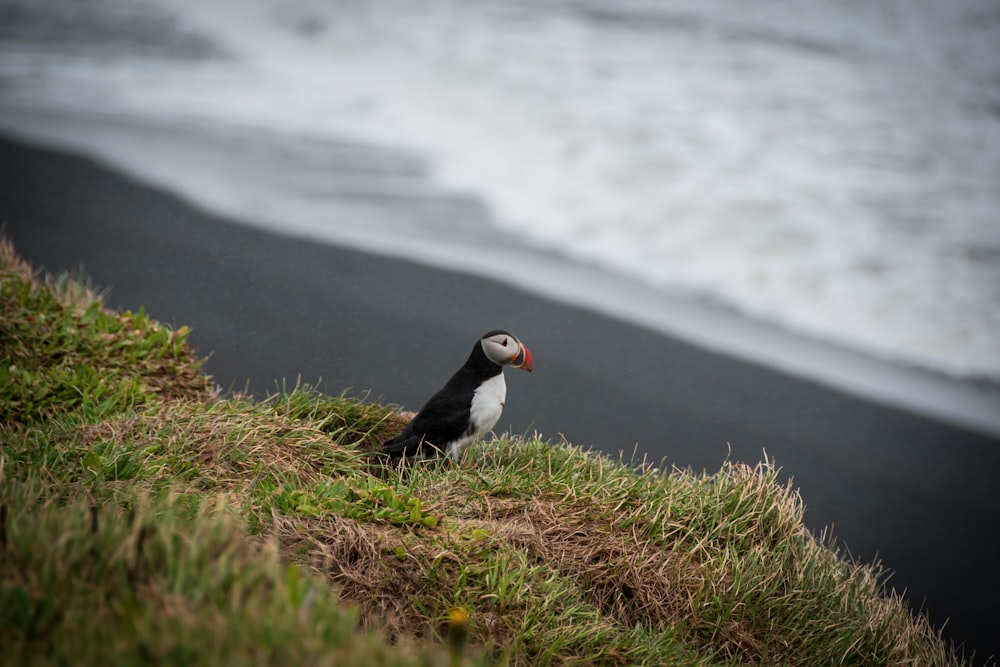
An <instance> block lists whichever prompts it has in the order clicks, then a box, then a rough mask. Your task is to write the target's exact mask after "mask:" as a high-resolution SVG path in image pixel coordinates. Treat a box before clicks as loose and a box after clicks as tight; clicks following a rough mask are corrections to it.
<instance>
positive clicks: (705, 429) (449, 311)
mask: <svg viewBox="0 0 1000 667" xmlns="http://www.w3.org/2000/svg"><path fill="white" fill-rule="evenodd" d="M0 224H3V225H4V226H5V227H6V233H7V235H8V236H10V237H11V238H12V240H13V241H14V243H15V246H16V247H17V248H18V250H19V251H20V252H21V253H22V254H23V255H24V256H25V257H26V258H28V259H30V260H31V261H32V262H34V263H35V264H36V265H41V266H44V267H45V268H46V269H48V270H50V271H56V272H57V271H63V270H77V269H80V268H81V267H82V269H83V271H84V272H85V274H86V275H87V276H89V277H90V278H91V279H92V280H93V282H94V283H95V284H97V285H100V286H107V287H109V288H110V289H111V292H110V296H109V298H108V300H107V301H108V303H109V305H111V306H115V307H121V308H129V309H137V308H139V307H140V306H143V307H145V308H146V310H147V311H148V312H149V313H151V314H152V315H153V316H154V317H156V318H158V319H161V320H164V321H167V322H170V323H173V324H175V325H178V326H179V325H181V324H186V325H188V326H190V327H192V328H193V330H194V331H193V334H192V336H191V340H192V342H193V343H194V345H195V346H196V347H197V348H198V350H199V351H200V352H201V353H202V354H204V355H208V356H209V361H208V364H207V371H208V372H209V373H211V374H212V375H213V376H214V377H215V379H216V381H217V382H219V383H220V384H221V385H223V387H227V388H242V387H244V385H246V384H249V386H250V387H252V388H253V389H255V390H256V391H260V392H266V391H268V390H269V389H271V388H273V387H274V386H275V383H276V382H280V381H282V379H286V380H287V381H288V382H292V383H293V382H295V379H296V378H297V377H300V376H301V378H302V379H303V380H304V381H307V382H310V383H316V382H321V383H322V386H323V388H324V389H325V390H326V391H329V392H331V393H339V392H340V391H342V390H345V389H350V390H351V391H353V392H355V393H360V392H362V391H370V392H371V393H370V395H371V397H372V398H373V399H378V400H382V401H388V402H393V403H398V404H400V405H403V406H405V407H407V408H418V407H419V406H420V404H421V402H422V401H423V400H424V399H425V398H426V397H428V396H429V395H430V394H431V393H432V392H433V391H434V390H436V389H437V388H438V387H439V386H440V385H441V384H442V383H443V382H444V380H445V379H447V377H448V376H449V375H450V374H451V373H452V372H453V371H454V370H455V368H457V366H458V365H459V364H461V362H462V361H463V360H464V359H465V357H466V356H467V354H468V351H469V349H470V348H471V346H472V344H473V343H474V341H475V340H476V339H477V337H478V336H479V335H480V334H481V333H483V332H484V331H487V330H489V329H492V328H497V327H502V328H506V329H509V330H511V331H513V332H514V333H516V334H517V335H518V336H519V337H520V338H521V339H522V340H523V341H524V342H525V343H526V344H527V345H528V346H529V347H530V348H531V351H532V353H533V355H534V358H535V361H536V366H535V372H534V373H532V374H531V375H529V374H526V373H519V372H517V371H508V373H507V384H508V401H507V408H506V411H505V413H504V415H503V418H502V419H501V421H500V423H499V424H498V425H497V430H498V431H506V430H511V431H514V432H517V433H523V432H527V433H530V432H533V431H536V430H537V431H539V432H541V433H542V434H543V435H545V436H546V437H548V438H551V439H558V438H559V437H560V435H564V436H565V437H566V438H567V439H569V440H570V441H571V442H573V443H575V444H578V445H583V446H592V447H595V448H598V449H601V450H604V451H607V452H609V453H613V454H615V453H617V452H619V451H624V452H625V456H626V458H628V457H631V455H632V452H633V450H634V449H635V448H636V447H638V452H639V454H640V456H641V455H642V454H646V455H648V456H649V457H650V458H652V459H653V460H656V461H659V460H664V461H665V463H666V465H668V466H669V465H677V466H680V467H692V468H695V469H707V470H709V471H712V470H716V469H718V468H719V467H720V465H722V463H723V461H724V460H725V459H726V457H727V456H730V457H731V458H732V459H735V460H742V461H747V462H751V463H753V462H756V461H758V460H761V459H762V458H763V456H764V452H765V451H766V452H767V455H768V456H769V457H770V458H771V459H772V460H774V461H776V462H777V464H778V465H779V466H781V467H782V469H783V474H784V475H785V476H786V477H791V478H793V480H794V483H795V485H796V486H797V487H798V488H799V489H800V491H801V494H802V497H803V499H804V501H805V503H806V505H807V512H806V520H807V523H808V524H809V525H810V527H811V528H813V529H814V530H817V531H818V530H820V529H822V528H823V527H824V526H828V525H831V524H833V525H834V534H835V535H836V537H837V538H838V540H839V541H840V542H842V543H845V544H846V545H847V547H848V548H849V549H850V550H851V552H852V553H853V554H855V555H856V556H857V557H859V558H861V559H863V560H865V561H871V560H872V559H874V558H876V557H878V558H880V559H881V560H882V561H883V563H884V564H885V565H886V566H887V567H888V568H890V569H891V570H892V571H893V572H894V573H895V574H894V575H893V577H892V579H891V580H890V584H891V585H893V586H895V587H896V588H897V589H906V591H907V597H908V598H909V599H910V600H911V602H912V603H913V604H914V606H916V607H920V606H923V607H925V608H926V609H928V610H929V613H930V616H931V619H932V621H933V622H934V623H935V624H936V625H937V626H940V625H942V624H943V623H944V621H945V620H946V619H948V618H950V621H948V625H947V627H946V631H945V636H947V637H949V638H951V639H953V640H955V641H956V642H963V641H966V642H968V647H969V648H974V649H976V650H977V653H979V655H980V656H981V657H985V656H987V655H989V654H991V653H994V652H996V651H997V648H996V647H997V643H996V640H995V638H994V632H995V628H997V627H1000V609H998V607H997V606H996V604H995V600H996V599H997V598H998V597H1000V578H998V577H997V576H996V573H995V570H996V568H995V562H996V561H997V559H998V558H1000V532H998V531H997V526H1000V501H998V499H997V496H996V487H995V483H994V481H993V478H994V475H995V474H996V472H995V471H997V470H998V469H1000V440H998V439H997V438H995V437H991V436H987V435H982V434H978V433H974V432H971V431H968V430H963V429H961V428H956V427H953V426H949V425H946V424H943V423H940V422H937V421H934V420H932V419H930V418H927V417H922V416H919V415H916V414H911V413H908V412H904V411H902V410H899V409H894V408H890V407H886V406H883V405H880V404H876V403H873V402H869V401H865V400H862V399H858V398H855V397H852V396H848V395H845V394H843V393H840V392H837V391H834V390H831V389H829V388H826V387H823V386H820V385H818V384H814V383H812V382H808V381H804V380H801V379H796V378H793V377H789V376H787V375H784V374H782V373H779V372H777V371H774V370H771V369H768V368H765V367H763V366H758V365H755V364H752V363H746V362H744V361H739V360H736V359H734V358H730V357H728V356H725V355H722V354H716V353H710V352H706V351H704V350H702V349H700V348H698V347H695V346H692V345H689V344H687V343H684V342H682V341H679V340H675V339H673V338H670V337H667V336H664V335H662V334H660V333H656V332H653V331H650V330H646V329H643V328H641V327H637V326H633V325H629V324H625V323H622V322H620V321H617V320H614V319H610V318H607V317H604V316H601V315H598V314H595V313H593V312H590V311H587V310H584V309H581V308H576V307H572V306H567V305H564V304H561V303H558V302H555V301H552V300H548V299H545V298H542V297H538V296H535V295H532V294H529V293H527V292H524V291H521V290H519V289H516V288H513V287H510V286H506V285H502V284H499V283H496V282H492V281H489V280H485V279H483V278H480V277H473V276H469V275H465V274H461V273H455V272H449V271H443V270H439V269H434V268H429V267H427V266H423V265H419V264H416V263H410V262H406V261H401V260H397V259H387V258H384V257H379V256H375V255H370V254H366V253H362V252H357V251H353V250H349V249H345V248H341V247H335V246H331V245H323V244H318V243H310V242H307V241H302V240H296V239H290V238H285V237H281V236H276V235H273V234H269V233H267V232H265V231H261V230H258V229H253V228H250V227H248V226H244V225H240V224H236V223H233V222H230V221H227V220H224V219H220V218H218V217H215V216H212V215H208V214H205V213H203V212H201V211H199V210H197V209H195V208H193V207H191V206H189V205H188V204H186V203H184V202H182V201H181V200H179V199H177V198H176V197H174V196H172V195H170V194H167V193H164V192H162V191H159V190H156V189H154V188H150V187H146V186H144V185H141V184H138V183H136V182H134V181H132V180H130V179H128V178H126V177H124V176H122V175H120V174H117V173H115V172H113V171H110V170H108V169H105V168H103V167H100V166H98V165H96V164H95V163H94V162H92V161H89V160H86V159H82V158H78V157H73V156H70V155H65V154H62V153H58V152H53V151H49V150H40V149H36V148H31V147H28V146H25V145H23V144H20V143H16V142H12V141H0Z"/></svg>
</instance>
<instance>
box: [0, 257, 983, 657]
mask: <svg viewBox="0 0 1000 667" xmlns="http://www.w3.org/2000/svg"><path fill="white" fill-rule="evenodd" d="M187 334H188V331H187V330H186V329H185V328H184V327H181V328H180V329H177V330H172V329H170V328H168V327H165V326H164V325H162V324H160V323H158V322H156V321H155V320H153V319H151V318H150V317H148V316H147V315H146V314H145V313H143V312H142V311H140V312H138V313H129V312H126V313H119V312H111V311H109V310H107V309H105V308H104V307H103V306H102V305H101V302H100V299H99V297H98V295H96V294H95V293H94V292H93V290H91V289H89V288H88V287H87V286H86V285H84V284H81V283H80V282H76V281H73V280H69V279H66V278H52V277H48V278H44V279H43V278H42V277H40V276H39V274H38V273H37V272H35V271H34V270H33V269H32V268H31V267H29V266H27V265H26V264H25V263H24V262H22V261H21V260H20V259H18V257H17V256H16V254H15V252H14V249H13V248H12V247H11V246H10V244H9V243H8V242H6V241H2V243H0V359H2V361H0V428H2V435H0V447H2V450H0V494H2V498H0V646H2V647H3V650H2V654H3V657H2V660H0V662H3V663H4V664H25V665H48V664H53V665H54V664H74V665H106V664H115V665H129V664H150V663H154V664H177V665H185V666H186V665H199V664H205V665H209V664H219V663H226V664H255V665H257V664H313V665H323V664H329V665H334V664H337V665H345V664H357V665H372V664H386V665H457V664H483V665H489V664H498V663H499V664H510V665H544V664H559V665H562V664H606V665H632V664H649V665H772V664H782V665H803V666H810V667H812V666H816V665H832V664H836V665H960V664H964V663H963V661H962V659H961V658H960V657H959V656H957V655H956V654H955V653H954V652H952V651H951V649H949V647H947V646H946V645H945V644H944V642H943V641H942V640H941V639H940V638H939V635H938V633H936V632H935V630H934V629H932V628H931V627H929V625H928V623H927V622H926V620H925V619H924V618H923V617H920V616H914V615H913V614H912V613H911V612H910V610H909V608H908V606H907V604H906V602H905V601H904V600H903V599H901V598H899V597H897V596H895V595H894V594H890V593H886V592H885V591H884V590H883V588H884V587H883V582H884V573H883V572H881V571H880V570H879V568H878V567H876V566H869V565H863V564H858V563H853V562H850V561H849V560H847V559H845V558H844V557H843V556H841V555H840V554H838V553H837V551H835V550H834V549H832V548H831V547H830V545H829V543H828V542H827V541H826V540H824V539H819V538H817V537H815V536H813V535H812V534H811V533H810V532H809V531H807V530H806V529H805V527H804V526H803V523H802V513H803V506H802V503H801V501H800V499H799V497H798V495H797V493H796V492H795V491H794V490H793V489H792V488H790V487H788V486H783V485H781V484H779V483H778V482H777V481H776V480H777V474H776V471H775V469H774V467H773V466H772V465H771V464H770V463H769V462H764V463H761V464H759V465H757V466H753V467H751V466H746V465H743V464H737V463H730V462H725V463H724V464H723V465H722V467H721V469H720V470H719V471H718V472H716V473H714V474H707V475H706V474H692V473H689V472H683V471H673V472H670V473H669V474H668V473H665V472H663V471H660V470H657V469H655V468H652V467H650V466H644V465H626V464H623V463H621V462H617V461H613V460H609V459H608V458H606V457H604V456H602V455H599V454H596V453H594V452H590V451H585V450H582V449H580V448H577V447H574V446H572V445H570V444H568V443H554V442H547V441H542V440H540V439H537V438H536V439H522V438H516V437H506V436H505V437H501V438H499V439H497V440H494V441H491V442H487V443H482V444H480V445H478V446H476V447H474V448H472V450H471V451H470V452H469V453H468V454H467V463H472V464H474V465H463V466H460V467H456V466H443V467H418V468H416V469H413V470H411V471H409V473H408V474H406V473H405V472H400V471H392V470H382V469H379V468H378V467H377V466H375V465H373V456H372V452H373V451H374V450H376V449H377V448H378V446H379V443H380V442H381V441H382V440H383V439H385V438H387V437H388V436H390V435H392V434H394V433H395V432H396V431H397V430H398V429H400V428H401V427H402V424H403V417H401V416H400V415H399V414H398V412H397V411H396V410H394V409H393V408H392V407H391V406H383V405H377V404H374V403H370V402H366V401H364V400H361V399H358V398H351V397H348V396H328V395H324V394H322V393H320V392H319V391H316V390H314V389H311V388H308V387H301V386H296V387H294V388H292V389H281V390H279V391H276V392H275V394H274V395H273V396H270V397H267V398H265V399H262V400H254V399H251V398H248V397H243V396H222V395H219V394H218V393H217V392H216V391H214V389H213V385H212V383H211V382H210V380H209V378H208V377H206V376H205V375H203V374H202V373H201V371H200V364H201V362H200V360H199V359H198V358H197V357H196V356H195V355H194V354H193V352H192V351H191V349H190V348H189V346H188V344H187V342H186V338H187ZM290 344H291V343H290Z"/></svg>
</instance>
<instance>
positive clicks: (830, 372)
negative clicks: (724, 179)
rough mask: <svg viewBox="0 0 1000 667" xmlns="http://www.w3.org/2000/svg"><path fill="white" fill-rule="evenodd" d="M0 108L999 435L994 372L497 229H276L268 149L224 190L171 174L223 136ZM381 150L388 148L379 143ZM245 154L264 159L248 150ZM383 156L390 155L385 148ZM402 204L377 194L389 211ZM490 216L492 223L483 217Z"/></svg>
mask: <svg viewBox="0 0 1000 667" xmlns="http://www.w3.org/2000/svg"><path fill="white" fill-rule="evenodd" d="M0 108H2V109H3V117H2V118H0V136H2V135H3V134H4V133H7V134H10V135H11V136H14V137H17V140H20V141H25V142H27V143H29V144H31V145H42V146H45V147H47V148H48V149H49V150H53V151H55V152H61V151H67V150H72V151H80V152H81V153H83V154H85V155H91V156H95V157H96V158H97V159H98V160H99V161H100V162H101V163H105V164H108V165H110V168H112V169H116V170H120V171H121V172H123V173H127V174H131V175H132V178H136V179H138V180H139V181H141V182H143V183H145V184H147V185H148V186H149V187H152V188H157V189H161V188H162V189H165V190H166V191H169V192H173V193H175V194H178V195H180V196H181V197H182V198H184V199H186V200H188V201H189V202H197V203H195V204H192V205H193V206H196V207H199V208H204V209H205V210H206V211H207V212H208V213H209V214H212V215H218V216H221V217H224V218H228V219H232V220H238V221H239V222H240V223H242V224H247V225H249V226H252V227H255V228H257V229H261V230H263V231H265V232H268V233H272V234H278V235H280V236H285V237H288V238H294V239H299V240H304V241H309V242H317V243H323V244H327V245H334V246H338V247H345V248H347V249H353V250H357V251H359V252H363V253H369V254H372V255H377V256H380V257H384V258H387V259H390V260H402V261H407V262H413V263H416V264H419V265H422V266H427V267H429V268H431V269H438V270H443V271H450V272H454V273H462V274H470V275H475V276H478V277H480V278H482V279H485V280H488V281H494V282H500V283H503V284H507V285H510V286H512V287H514V288H517V289H522V290H525V291H527V292H529V293H531V294H533V295H536V296H538V297H541V298H545V299H552V300H554V301H556V302H558V303H563V304H568V305H571V306H575V307H579V308H582V309H584V310H588V311H592V312H596V313H600V314H601V315H603V316H607V317H611V318H613V319H616V320H620V321H623V322H626V323H629V324H631V325H634V326H638V327H641V328H644V329H650V330H652V331H654V332H656V333H659V334H662V335H665V336H668V337H670V338H676V339H679V340H682V341H684V342H686V343H689V344H693V345H695V346H696V347H698V348H701V349H702V350H705V351H708V352H712V353H718V354H722V355H725V356H729V357H733V358H735V359H737V360H739V361H745V362H748V363H751V364H755V365H763V366H765V367H768V368H771V369H774V370H776V371H778V372H780V373H785V374H788V375H791V376H792V377H795V378H798V379H801V380H805V381H808V382H814V383H818V384H820V385H823V386H825V387H828V388H831V389H833V390H835V391H840V392H844V393H847V394H850V395H852V396H855V397H857V398H859V399H861V400H866V401H875V402H878V403H881V404H884V405H886V406H889V407H892V408H896V409H903V410H907V411H910V412H913V413H916V414H917V415H923V416H926V417H929V418H931V419H934V420H939V421H943V422H945V423H948V424H950V425H952V426H956V427H958V428H963V429H972V430H975V431H977V432H980V433H982V434H985V435H988V436H990V437H1000V383H997V382H995V381H994V380H993V379H992V378H987V379H985V380H984V379H982V378H979V377H976V376H971V377H962V376H959V375H954V374H949V373H947V372H945V371H942V370H937V369H933V368H929V367H925V366H921V365H919V364H915V363H911V362H908V361H906V360H893V359H889V358H886V357H885V356H881V355H878V354H875V353H871V352H868V351H865V350H861V349H857V348H853V347H848V346H846V345H843V344H841V343H838V342H835V341H827V340H822V339H819V338H816V337H813V336H809V335H807V334H805V333H802V332H797V331H792V330H789V329H786V328H784V327H782V326H780V325H778V324H775V323H772V322H768V321H764V320H760V319H757V318H755V317H754V316H752V315H749V314H746V313H742V312H739V311H738V310H736V309H734V308H731V307H727V306H724V305H721V304H716V303H712V302H709V301H706V300H704V299H700V298H697V297H695V296H693V295H691V296H689V295H686V294H683V293H678V292H673V293H668V292H664V291H662V290H658V289H656V288H654V287H652V286H650V285H648V284H646V283H643V282H641V281H638V280H636V279H633V278H630V277H627V276H622V275H618V274H613V273H608V272H605V271H601V270H599V269H597V268H596V267H591V266H587V265H584V264H580V263H578V262H575V261H573V260H571V259H568V258H564V257H561V256H558V255H556V254H554V253H550V252H547V251H545V250H541V249H536V248H531V247H527V246H523V245H519V244H518V243H517V242H516V240H514V239H508V238H507V237H505V236H504V234H505V232H503V231H500V230H497V231H495V232H494V233H493V234H492V235H486V236H480V235H479V233H478V232H477V233H473V234H472V235H468V236H466V235H463V234H457V235H455V236H454V237H451V238H449V237H447V236H442V235H441V234H440V233H439V234H438V235H436V236H434V237H428V238H424V237H422V236H420V235H419V234H408V235H400V234H398V233H396V232H394V231H391V230H390V231H388V232H385V231H383V232H382V233H373V232H372V230H371V229H363V230H362V231H360V232H359V231H357V230H355V229H352V228H339V227H337V226H336V225H329V224H324V223H325V221H326V219H327V218H328V217H329V212H327V211H324V210H323V209H322V208H320V209H319V211H316V210H310V211H307V212H303V211H301V210H299V211H297V214H298V217H295V218H294V219H293V220H292V219H290V220H288V221H287V224H285V226H284V228H282V229H277V228H276V225H275V224H274V223H273V221H271V220H270V216H268V215H267V214H262V213H260V212H259V211H257V210H255V208H254V206H248V205H247V204H246V201H250V200H253V199H254V198H255V195H254V194H253V181H254V179H257V178H260V177H261V175H262V173H263V174H266V173H267V168H268V167H269V166H270V168H272V169H273V168H280V165H268V163H267V161H266V160H267V158H266V157H265V158H264V161H263V162H262V163H261V164H255V166H254V167H251V168H246V167H245V165H243V164H241V160H240V159H239V158H238V157H234V156H231V155H229V156H225V158H224V159H225V160H228V162H229V163H230V166H232V167H234V168H235V170H236V173H235V175H234V176H233V178H234V179H235V180H241V179H244V178H245V180H246V181H247V182H246V183H242V184H237V185H234V186H232V187H231V188H228V189H227V190H226V191H225V192H212V191H210V189H205V188H199V187H192V181H191V179H189V178H188V177H187V175H186V173H185V174H181V175H178V173H177V172H178V170H182V171H183V170H184V169H185V167H184V165H186V164H189V163H200V162H202V161H204V160H208V161H209V162H210V163H212V164H213V165H214V167H213V169H218V168H222V167H221V166H220V164H217V163H216V160H218V159H219V158H218V157H217V154H224V153H225V146H223V145H213V143H212V142H213V141H214V140H213V139H212V137H211V135H209V134H206V135H205V136H203V137H202V141H201V142H194V141H192V140H190V139H188V140H180V141H178V140H177V136H176V135H177V133H178V131H176V130H175V131H172V130H171V126H170V125H169V124H166V125H164V126H162V127H160V126H155V127H154V126H149V125H145V124H142V123H138V124H137V123H135V121H122V122H120V123H115V122H114V121H113V120H112V119H109V118H106V117H102V116H87V115H80V114H76V115H68V114H67V113H66V112H60V111H52V110H31V109H23V108H20V107H16V106H9V105H8V106H4V107H0ZM123 123H124V124H123ZM350 150H351V153H352V154H356V153H358V152H363V151H364V150H365V149H364V148H363V147H362V146H361V145H360V144H357V145H352V147H351V149H350ZM372 150H374V149H372ZM383 150H386V149H379V151H383ZM148 155H157V156H159V157H160V159H158V160H156V161H155V162H154V161H149V160H146V159H145V157H146V156H148ZM386 155H388V153H386ZM401 155H402V154H401ZM163 156H166V157H163ZM396 157H397V158H399V157H400V156H396ZM252 159H254V160H260V159H261V158H260V156H254V157H253V158H252ZM354 159H355V160H356V158H354ZM382 159H385V160H388V159H389V158H388V157H386V156H383V157H382ZM412 159H413V160H416V158H412ZM407 168H408V169H411V170H413V172H414V174H415V177H414V181H413V186H414V187H416V188H421V187H422V188H425V189H427V190H428V193H429V194H430V193H431V192H432V191H431V185H430V182H429V181H426V179H424V178H423V173H422V170H421V169H420V168H419V167H418V166H417V164H412V165H409V166H408V167H407ZM241 170H242V171H241ZM298 177H299V178H303V179H305V180H313V179H315V178H322V177H324V175H323V174H316V173H302V174H298ZM432 196H436V195H432ZM241 198H242V199H243V200H246V201H241ZM337 199H338V196H337V193H336V191H334V192H331V193H326V200H327V201H329V202H330V203H333V202H336V200H337ZM444 200H445V201H447V198H444ZM400 205H401V204H399V203H396V204H393V203H392V202H387V203H383V204H382V206H383V208H384V209H385V210H389V211H391V210H392V209H394V208H396V209H398V208H399V207H400ZM404 205H405V204H404ZM284 207H286V208H295V206H294V204H292V203H291V202H285V203H284ZM334 213H336V211H334ZM478 215H483V214H482V213H479V214H478ZM317 216H319V217H320V218H321V221H320V222H319V223H317V222H316V220H315V218H316V217H317ZM473 217H476V214H475V213H474V214H473ZM481 222H484V221H483V220H479V219H477V223H481ZM485 222H487V226H489V225H488V222H489V221H485ZM361 227H366V225H364V224H362V225H361ZM396 231H398V230H396Z"/></svg>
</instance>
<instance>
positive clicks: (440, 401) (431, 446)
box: [382, 390, 472, 457]
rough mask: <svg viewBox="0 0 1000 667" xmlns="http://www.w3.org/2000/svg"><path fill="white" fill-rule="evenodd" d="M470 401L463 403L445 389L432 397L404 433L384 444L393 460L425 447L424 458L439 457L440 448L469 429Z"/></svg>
mask: <svg viewBox="0 0 1000 667" xmlns="http://www.w3.org/2000/svg"><path fill="white" fill-rule="evenodd" d="M471 409H472V401H471V399H468V400H463V399H459V398H456V397H455V394H454V393H452V392H446V391H444V390H442V391H439V392H438V393H436V394H434V396H432V397H431V399H430V400H429V401H427V404H426V405H425V406H424V407H423V408H421V409H420V412H418V413H417V416H416V417H414V418H413V421H411V422H410V423H409V424H407V425H406V428H405V429H403V432H402V433H400V434H399V435H398V436H396V437H395V438H393V439H392V440H389V441H388V442H386V443H385V445H383V448H382V450H383V451H384V452H385V453H386V454H389V455H390V456H393V457H399V456H407V457H409V456H415V455H417V454H418V453H419V452H420V448H421V447H424V454H425V455H427V456H432V457H436V456H440V455H441V454H442V453H443V448H444V447H445V446H446V445H447V444H448V443H450V442H453V441H455V440H457V439H458V438H460V437H462V436H463V435H464V434H465V433H466V431H467V429H468V428H469V411H470V410H471Z"/></svg>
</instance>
